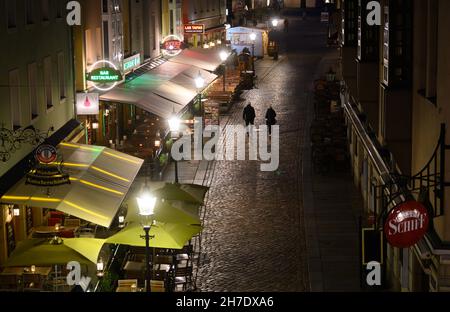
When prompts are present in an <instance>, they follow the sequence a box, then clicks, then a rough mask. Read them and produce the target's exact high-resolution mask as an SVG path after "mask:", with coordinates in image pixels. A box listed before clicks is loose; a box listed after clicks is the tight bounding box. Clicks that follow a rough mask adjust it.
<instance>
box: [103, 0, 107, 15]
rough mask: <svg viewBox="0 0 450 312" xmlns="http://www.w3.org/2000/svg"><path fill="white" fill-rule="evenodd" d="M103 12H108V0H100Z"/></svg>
mask: <svg viewBox="0 0 450 312" xmlns="http://www.w3.org/2000/svg"><path fill="white" fill-rule="evenodd" d="M102 8H103V13H108V0H103V1H102Z"/></svg>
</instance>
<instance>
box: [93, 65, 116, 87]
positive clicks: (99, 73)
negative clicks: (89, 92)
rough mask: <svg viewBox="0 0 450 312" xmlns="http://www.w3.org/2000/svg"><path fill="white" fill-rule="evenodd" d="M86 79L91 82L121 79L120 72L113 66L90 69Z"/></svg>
mask: <svg viewBox="0 0 450 312" xmlns="http://www.w3.org/2000/svg"><path fill="white" fill-rule="evenodd" d="M87 80H89V81H92V82H103V83H105V82H106V83H108V82H118V81H121V80H122V73H121V72H120V71H118V70H116V69H114V68H109V67H102V68H97V69H94V70H93V71H91V72H90V73H89V74H88V77H87Z"/></svg>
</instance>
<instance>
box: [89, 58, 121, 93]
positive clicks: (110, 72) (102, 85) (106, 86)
mask: <svg viewBox="0 0 450 312" xmlns="http://www.w3.org/2000/svg"><path fill="white" fill-rule="evenodd" d="M86 80H88V81H90V82H92V83H93V84H94V88H96V89H97V90H100V91H109V90H111V89H112V88H114V87H115V86H116V85H117V83H118V82H120V81H122V80H123V76H122V73H121V72H120V70H119V68H117V66H116V65H114V63H112V62H110V61H108V60H101V61H98V62H95V63H94V64H93V65H92V66H91V67H90V70H89V72H88V73H87V74H86Z"/></svg>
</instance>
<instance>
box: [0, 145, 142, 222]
mask: <svg viewBox="0 0 450 312" xmlns="http://www.w3.org/2000/svg"><path fill="white" fill-rule="evenodd" d="M58 151H59V154H60V155H61V156H62V159H63V162H62V163H55V164H54V165H58V164H61V165H62V166H63V170H64V171H65V172H67V173H68V174H69V175H70V180H71V184H66V185H61V186H54V187H51V188H50V194H47V188H46V187H38V186H33V185H27V184H25V178H23V179H22V180H20V181H19V182H18V183H17V184H16V185H15V186H13V187H12V188H11V189H10V190H9V191H8V192H6V194H5V195H4V196H2V197H1V202H2V203H8V204H19V205H26V206H29V207H41V208H52V209H57V210H60V211H62V212H64V213H67V214H70V215H73V216H76V217H78V218H81V219H84V220H87V221H89V222H92V223H95V224H98V225H101V226H104V227H109V226H110V225H111V222H112V220H113V219H114V217H115V215H116V213H117V210H118V209H119V207H120V205H121V204H122V201H123V200H124V198H125V196H126V194H127V192H128V190H129V188H130V186H131V184H132V183H133V181H134V179H135V177H136V175H137V173H138V172H139V170H140V168H141V166H142V164H143V160H142V159H139V158H135V157H132V156H129V155H126V154H123V153H120V152H117V151H114V150H111V149H109V148H106V147H101V146H90V145H82V144H72V143H61V144H59V145H58Z"/></svg>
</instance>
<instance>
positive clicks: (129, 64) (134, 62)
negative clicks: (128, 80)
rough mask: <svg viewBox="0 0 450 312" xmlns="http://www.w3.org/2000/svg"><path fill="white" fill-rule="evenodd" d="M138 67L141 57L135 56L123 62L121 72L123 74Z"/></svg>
mask: <svg viewBox="0 0 450 312" xmlns="http://www.w3.org/2000/svg"><path fill="white" fill-rule="evenodd" d="M139 65H141V55H140V54H136V55H134V56H132V57H129V58H127V59H125V60H123V71H124V72H128V71H131V70H132V69H134V68H136V67H138V66H139Z"/></svg>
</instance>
